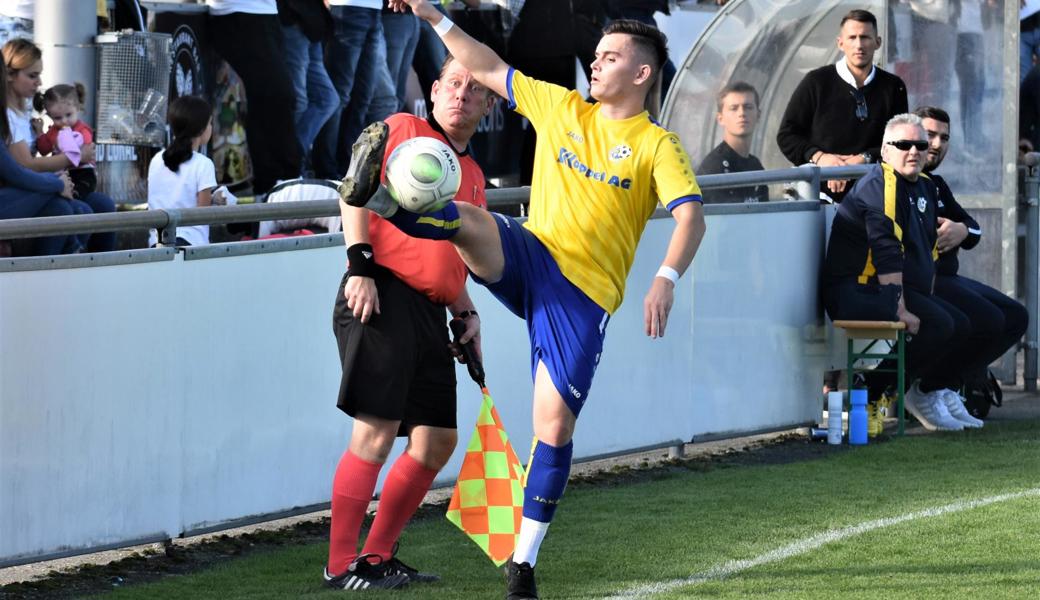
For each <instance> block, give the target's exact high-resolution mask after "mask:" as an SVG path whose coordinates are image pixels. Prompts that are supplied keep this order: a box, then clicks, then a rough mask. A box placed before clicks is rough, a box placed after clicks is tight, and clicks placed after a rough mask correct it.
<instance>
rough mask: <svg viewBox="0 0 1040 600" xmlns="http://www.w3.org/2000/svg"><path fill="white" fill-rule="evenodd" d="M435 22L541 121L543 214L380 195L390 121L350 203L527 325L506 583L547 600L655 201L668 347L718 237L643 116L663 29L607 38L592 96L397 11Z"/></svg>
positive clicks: (356, 162)
mask: <svg viewBox="0 0 1040 600" xmlns="http://www.w3.org/2000/svg"><path fill="white" fill-rule="evenodd" d="M390 4H391V7H392V8H395V9H398V10H401V9H403V7H404V6H405V5H407V6H410V7H411V9H412V11H413V12H414V13H415V14H416V15H418V16H419V17H420V18H422V19H425V20H427V21H429V22H430V24H431V25H432V26H433V27H434V29H435V30H436V31H437V32H438V33H439V34H440V36H441V38H442V39H443V40H444V43H445V45H446V46H447V47H448V50H449V51H450V52H451V54H452V55H453V56H455V58H456V60H458V61H459V63H461V64H462V65H463V66H465V67H466V68H467V69H468V70H469V71H470V72H471V73H472V75H473V77H474V78H475V79H476V80H477V81H478V82H480V83H481V84H483V85H484V86H486V87H488V88H490V89H491V90H493V91H494V92H495V93H497V94H499V95H500V96H502V97H503V98H508V99H509V102H510V105H511V106H513V107H515V109H516V110H517V111H518V112H520V114H522V115H524V116H525V117H527V118H528V119H529V120H530V121H531V123H532V124H533V126H534V127H535V129H536V130H537V132H538V145H537V148H536V149H535V166H534V177H533V181H532V187H531V214H530V218H529V219H528V220H527V222H526V223H524V224H523V225H521V224H520V223H519V222H518V221H515V220H513V219H511V218H509V217H505V216H502V215H499V214H494V213H489V212H487V211H484V210H481V209H478V208H476V207H474V206H470V205H468V204H466V203H463V202H457V203H449V204H448V205H447V206H445V207H444V208H443V209H440V210H438V211H435V212H432V213H427V214H423V215H418V214H415V213H411V212H408V211H406V210H404V209H401V208H400V207H399V206H398V205H397V204H396V203H395V202H394V201H393V199H392V198H390V196H389V194H388V193H387V191H386V189H385V188H383V187H382V186H380V185H379V167H380V161H381V159H382V156H383V147H384V145H385V141H386V127H385V125H384V124H382V123H375V124H373V125H370V126H369V127H368V128H367V129H366V130H365V132H364V133H363V134H362V136H361V137H360V138H359V139H358V142H357V143H356V144H355V145H354V155H353V157H352V160H351V165H350V170H349V171H348V173H347V177H346V178H344V183H343V185H342V186H341V188H340V194H341V196H342V198H343V200H344V201H345V202H346V203H348V204H351V205H354V206H365V207H366V208H369V209H371V210H373V211H375V212H377V213H379V214H381V215H383V216H384V217H386V218H388V219H389V220H390V222H391V223H393V224H394V225H396V226H397V227H398V228H400V229H401V230H402V231H404V232H405V233H408V234H409V235H413V236H416V237H423V238H430V239H448V240H451V242H452V243H453V244H455V246H456V248H457V249H458V252H459V254H460V255H461V256H462V259H463V260H464V261H465V263H466V265H467V266H468V267H469V269H470V271H471V272H472V273H473V274H474V276H475V277H474V279H476V280H477V281H478V282H479V283H482V284H483V285H485V286H486V287H487V288H488V289H489V290H490V291H491V292H492V293H493V294H494V295H495V296H496V297H497V298H498V299H499V300H501V301H502V302H503V303H504V304H505V305H506V306H507V307H509V309H510V310H512V311H513V312H514V313H515V314H517V315H518V316H520V317H523V318H524V319H526V321H527V325H528V330H529V333H530V339H531V370H532V376H533V378H534V408H533V411H534V433H535V437H536V438H537V442H536V444H535V448H534V452H533V454H532V459H531V462H530V464H529V465H528V479H527V486H526V488H525V492H524V510H523V522H522V525H521V529H520V536H519V540H518V542H517V547H516V550H515V552H514V554H513V558H512V560H511V561H510V562H509V563H508V565H507V568H506V571H507V578H508V592H507V594H508V595H507V598H509V599H510V600H514V599H520V598H537V597H538V595H537V591H536V589H535V581H534V565H535V562H536V559H537V554H538V548H539V546H540V545H541V542H542V539H543V538H544V536H545V533H546V530H547V528H548V526H549V522H550V521H551V520H552V518H553V514H554V512H555V510H556V506H557V505H558V504H559V502H560V499H561V498H562V496H563V491H564V488H565V487H566V485H567V477H568V475H569V474H570V464H571V451H572V443H571V437H572V435H573V433H574V426H575V422H576V420H577V416H578V413H579V411H580V410H581V407H582V405H583V404H584V402H585V400H586V398H587V396H588V392H589V387H590V386H591V383H592V376H593V373H594V372H595V369H596V365H597V364H598V362H599V357H600V352H601V350H602V348H603V336H604V334H605V331H606V326H607V322H608V320H609V318H610V314H611V313H613V312H614V311H615V310H616V309H617V307H618V306H619V305H620V304H621V299H622V296H623V294H624V287H625V279H626V277H627V275H628V271H629V269H630V267H631V266H632V260H633V257H634V255H635V249H636V244H637V243H638V242H639V238H640V235H641V234H642V232H643V229H644V227H645V226H646V222H647V220H649V218H650V216H651V214H652V213H653V212H654V209H655V208H656V207H657V203H658V202H660V203H661V204H663V205H664V206H665V207H667V209H668V210H670V211H671V213H672V216H673V217H674V219H675V222H676V227H675V230H674V232H673V234H672V238H671V241H670V243H669V245H668V250H667V252H666V254H665V257H664V261H663V262H662V265H661V268H660V270H659V271H658V273H657V276H656V277H654V278H653V280H652V281H651V282H650V290H649V292H648V293H647V295H646V298H645V299H644V302H643V304H644V321H645V330H646V334H647V335H648V336H650V337H651V338H656V337H660V336H663V335H664V332H665V328H666V325H667V322H668V313H669V311H670V309H671V307H672V301H673V297H674V296H673V295H674V287H675V284H676V281H677V280H678V278H679V276H680V275H681V274H682V273H683V272H684V271H685V270H686V268H687V267H689V265H690V262H691V261H692V260H693V256H694V254H695V253H696V251H697V247H698V246H699V244H700V241H701V238H702V237H703V235H704V229H705V227H704V216H703V212H702V205H701V195H700V188H699V187H698V186H697V181H696V179H695V177H694V173H693V168H692V167H691V165H690V159H689V157H688V156H687V155H686V152H685V151H684V150H683V148H682V145H681V144H680V143H679V139H678V137H677V136H676V135H675V134H674V133H671V132H669V131H667V130H665V129H664V128H662V127H661V126H660V125H658V124H657V123H656V122H654V120H653V119H652V118H651V117H650V115H649V114H648V112H647V111H646V110H644V107H645V105H646V104H647V98H648V95H649V94H650V93H651V91H652V90H653V89H654V87H655V86H654V83H655V81H656V80H657V78H658V77H659V76H660V70H661V65H662V64H663V63H664V61H665V59H666V57H667V46H666V39H665V37H664V35H663V34H661V32H659V31H658V30H657V29H655V28H653V27H650V26H648V25H644V24H642V23H639V22H636V21H626V20H620V21H615V22H613V23H611V24H610V25H609V26H608V27H607V29H606V30H605V31H604V35H603V38H602V39H601V40H600V42H599V44H598V46H597V48H596V60H595V61H594V62H593V63H592V81H591V82H590V83H591V90H590V91H591V94H592V97H593V98H595V99H596V100H597V103H595V104H592V103H588V102H586V101H585V100H584V99H583V98H582V97H581V96H580V95H579V94H578V93H577V92H575V91H573V90H567V89H564V88H562V87H559V86H556V85H551V84H548V83H545V82H541V81H537V80H534V79H531V78H529V77H526V76H524V75H523V74H522V73H520V72H518V71H516V70H514V69H513V68H511V67H510V66H509V65H507V64H506V63H505V62H503V61H502V60H501V59H500V58H499V57H498V56H497V55H496V54H495V53H494V52H493V51H491V50H490V49H489V48H488V47H487V46H485V45H483V44H481V43H479V42H477V41H476V40H474V39H472V38H471V37H469V36H468V35H466V33H465V32H463V31H462V30H461V29H459V28H458V27H454V26H453V24H452V22H451V21H450V20H449V19H448V18H447V17H445V16H444V15H442V14H441V13H440V12H438V11H437V10H436V9H434V7H433V6H432V5H430V4H429V3H428V2H426V0H391V2H390Z"/></svg>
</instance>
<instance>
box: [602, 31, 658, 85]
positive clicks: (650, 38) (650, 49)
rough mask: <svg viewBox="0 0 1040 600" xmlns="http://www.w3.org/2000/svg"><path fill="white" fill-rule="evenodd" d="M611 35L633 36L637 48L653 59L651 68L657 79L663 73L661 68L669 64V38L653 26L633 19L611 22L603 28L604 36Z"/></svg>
mask: <svg viewBox="0 0 1040 600" xmlns="http://www.w3.org/2000/svg"><path fill="white" fill-rule="evenodd" d="M611 33H623V34H625V35H630V36H632V40H633V41H634V42H635V44H636V47H638V48H641V49H642V50H644V51H646V52H647V53H648V54H649V55H650V56H651V57H652V58H653V62H654V64H652V65H651V68H652V69H653V71H654V76H655V77H656V76H657V74H658V73H660V72H661V67H662V66H663V65H664V63H666V62H668V36H666V35H665V34H663V33H661V30H660V29H658V28H656V27H654V26H653V25H647V24H646V23H642V22H640V21H635V20H633V19H618V20H616V21H611V23H610V24H609V25H607V26H606V27H605V28H603V35H609V34H611Z"/></svg>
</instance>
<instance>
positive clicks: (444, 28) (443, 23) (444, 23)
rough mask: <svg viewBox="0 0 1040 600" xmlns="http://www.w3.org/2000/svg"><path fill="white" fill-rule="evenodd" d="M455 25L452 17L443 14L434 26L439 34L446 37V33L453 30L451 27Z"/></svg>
mask: <svg viewBox="0 0 1040 600" xmlns="http://www.w3.org/2000/svg"><path fill="white" fill-rule="evenodd" d="M454 26H455V23H454V22H453V21H452V20H451V19H449V18H448V17H446V16H444V15H441V20H440V21H437V24H436V25H434V26H433V30H434V31H436V32H437V35H439V36H441V37H444V35H445V34H446V33H448V32H449V31H451V28H452V27H454Z"/></svg>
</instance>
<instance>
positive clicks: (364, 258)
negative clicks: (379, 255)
mask: <svg viewBox="0 0 1040 600" xmlns="http://www.w3.org/2000/svg"><path fill="white" fill-rule="evenodd" d="M347 263H348V264H347V277H353V276H357V277H373V276H374V275H375V271H376V255H375V253H374V252H373V251H372V244H354V245H353V246H351V247H349V248H347Z"/></svg>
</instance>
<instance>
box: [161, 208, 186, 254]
mask: <svg viewBox="0 0 1040 600" xmlns="http://www.w3.org/2000/svg"><path fill="white" fill-rule="evenodd" d="M163 212H165V213H166V216H167V217H168V218H169V221H168V222H167V223H166V226H165V227H160V228H159V242H158V244H157V245H158V246H159V247H165V246H169V247H173V246H176V245H177V224H178V223H180V221H181V211H179V210H176V209H173V210H167V211H163Z"/></svg>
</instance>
